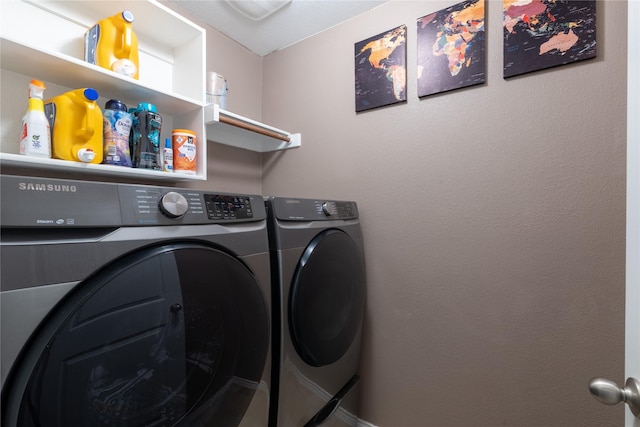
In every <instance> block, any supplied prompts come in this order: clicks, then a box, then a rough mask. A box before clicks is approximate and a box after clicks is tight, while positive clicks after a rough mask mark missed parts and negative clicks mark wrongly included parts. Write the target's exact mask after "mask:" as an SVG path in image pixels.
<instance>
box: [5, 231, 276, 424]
mask: <svg viewBox="0 0 640 427" xmlns="http://www.w3.org/2000/svg"><path fill="white" fill-rule="evenodd" d="M268 323H269V314H268V310H267V306H266V304H265V300H264V298H263V295H262V292H261V291H260V289H259V287H258V284H257V282H256V279H255V278H254V276H253V274H252V273H251V271H250V270H249V269H248V268H247V267H246V266H245V265H244V264H242V262H240V261H239V260H238V259H236V258H235V257H233V256H231V255H229V254H227V253H225V252H223V251H221V250H218V249H215V248H212V247H209V246H205V245H199V244H194V243H184V244H183V243H179V244H170V245H163V246H159V247H154V248H147V249H145V250H143V251H139V252H137V253H134V254H131V255H128V256H126V257H125V258H123V259H120V260H118V261H117V262H115V263H114V264H112V265H110V266H108V267H107V268H105V269H103V270H101V271H100V272H98V273H97V274H95V275H94V276H93V277H91V278H90V279H88V280H86V281H85V282H84V283H82V284H81V285H79V286H77V287H76V288H74V292H72V294H71V295H70V296H69V297H68V298H66V299H65V300H64V302H63V303H62V304H61V305H59V306H58V307H57V308H56V309H55V310H54V311H53V312H52V314H51V315H50V316H49V317H48V318H47V319H45V321H44V322H43V326H42V328H41V329H40V330H39V331H38V333H37V334H36V335H35V337H34V339H32V340H31V342H30V345H29V346H28V347H27V348H26V349H25V351H23V353H22V357H21V358H20V360H19V362H18V363H19V365H18V370H17V371H14V372H12V377H13V379H12V383H11V386H12V388H10V389H8V390H7V389H5V390H3V395H4V396H3V403H4V405H3V412H5V414H3V421H4V422H7V421H10V423H8V424H7V425H16V426H18V427H22V426H42V427H47V426H59V427H70V426H120V427H122V426H174V425H185V426H195V425H216V426H233V427H235V426H237V425H238V424H239V422H240V420H241V419H242V417H243V415H244V413H245V411H246V409H247V407H248V405H249V403H250V401H251V399H252V397H253V394H254V392H255V390H256V388H257V386H258V384H259V382H260V379H261V377H262V372H263V369H264V367H265V362H266V357H267V352H268V347H269V329H268ZM5 394H8V396H9V397H8V401H9V402H11V401H12V400H13V401H14V402H11V403H10V404H9V405H8V406H7V404H6V402H7V401H6V400H5V398H7V396H6V395H5ZM5 416H6V417H5ZM12 420H16V422H15V424H13V423H12V422H11V421H12Z"/></svg>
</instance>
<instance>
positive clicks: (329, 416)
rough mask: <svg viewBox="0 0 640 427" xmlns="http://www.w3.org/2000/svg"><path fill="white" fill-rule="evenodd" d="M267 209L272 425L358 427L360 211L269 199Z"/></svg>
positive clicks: (362, 288) (345, 205) (362, 290)
mask: <svg viewBox="0 0 640 427" xmlns="http://www.w3.org/2000/svg"><path fill="white" fill-rule="evenodd" d="M266 206H267V214H268V218H269V219H268V221H269V225H268V227H269V238H270V250H271V254H272V258H271V259H272V264H271V272H272V277H273V279H272V283H273V288H272V291H273V296H272V302H273V307H274V309H273V313H274V322H273V328H272V330H273V337H274V341H273V351H274V353H273V367H272V397H273V399H272V405H271V415H270V424H269V425H270V426H271V427H276V426H277V427H314V426H320V425H322V426H336V427H337V426H355V425H356V423H357V405H358V386H359V379H360V377H359V362H360V348H361V346H360V343H361V336H362V324H363V318H364V312H365V299H366V280H365V267H364V255H363V242H362V234H361V231H360V223H359V217H358V208H357V205H356V203H355V202H345V201H332V200H315V199H297V198H279V197H270V198H267V199H266ZM276 396H277V397H278V398H277V400H276Z"/></svg>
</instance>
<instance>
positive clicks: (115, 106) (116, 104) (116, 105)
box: [104, 99, 127, 111]
mask: <svg viewBox="0 0 640 427" xmlns="http://www.w3.org/2000/svg"><path fill="white" fill-rule="evenodd" d="M104 108H105V110H120V111H127V106H126V105H125V104H124V103H122V102H120V100H118V99H110V100H108V101H107V102H106V103H105V104H104Z"/></svg>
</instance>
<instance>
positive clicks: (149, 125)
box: [129, 102, 162, 170]
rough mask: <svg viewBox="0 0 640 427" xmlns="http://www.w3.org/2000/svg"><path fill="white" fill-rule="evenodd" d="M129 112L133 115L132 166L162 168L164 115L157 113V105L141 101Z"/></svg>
mask: <svg viewBox="0 0 640 427" xmlns="http://www.w3.org/2000/svg"><path fill="white" fill-rule="evenodd" d="M129 113H131V115H132V116H133V125H132V127H131V137H130V138H129V149H130V151H131V164H132V166H133V167H134V168H142V169H155V170H162V158H161V156H162V147H161V146H160V130H161V129H162V117H161V116H160V114H158V113H157V111H156V106H155V105H153V104H149V103H147V102H140V103H138V107H137V108H130V109H129Z"/></svg>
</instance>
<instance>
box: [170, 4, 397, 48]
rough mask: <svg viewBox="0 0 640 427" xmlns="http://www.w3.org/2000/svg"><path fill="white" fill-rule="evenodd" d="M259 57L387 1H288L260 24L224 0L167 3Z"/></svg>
mask: <svg viewBox="0 0 640 427" xmlns="http://www.w3.org/2000/svg"><path fill="white" fill-rule="evenodd" d="M167 1H168V2H169V3H170V4H171V6H172V7H174V8H176V9H182V10H184V11H185V12H187V14H189V15H192V16H194V17H197V18H199V19H201V20H203V21H204V22H206V23H207V24H208V25H210V26H212V27H213V28H215V29H217V30H219V31H220V32H222V33H224V34H226V35H227V36H228V37H230V38H231V39H233V40H235V41H237V42H238V43H240V44H241V45H243V46H245V47H246V48H247V49H249V50H251V51H252V52H255V53H256V54H258V55H260V56H264V55H267V54H269V53H271V52H274V51H276V50H279V49H282V48H285V47H287V46H290V45H292V44H295V43H297V42H299V41H301V40H304V39H306V38H308V37H311V36H313V35H314V34H318V33H321V32H322V31H324V30H327V29H329V28H331V27H333V26H335V25H338V24H340V23H341V22H344V21H347V20H348V19H350V18H353V17H354V16H357V15H360V14H362V13H364V12H367V11H368V10H371V9H373V8H375V7H377V6H379V5H381V4H383V3H387V2H388V1H389V0H292V2H291V3H289V4H287V5H286V6H284V7H283V8H282V9H280V10H278V11H277V12H276V13H274V14H273V15H271V16H268V17H267V18H265V19H264V20H262V21H258V22H256V21H252V20H250V19H248V18H246V17H244V16H243V15H241V14H240V13H238V12H237V11H235V10H234V9H233V8H232V7H231V6H229V5H228V4H227V2H226V1H224V0H167Z"/></svg>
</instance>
